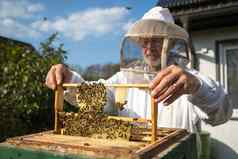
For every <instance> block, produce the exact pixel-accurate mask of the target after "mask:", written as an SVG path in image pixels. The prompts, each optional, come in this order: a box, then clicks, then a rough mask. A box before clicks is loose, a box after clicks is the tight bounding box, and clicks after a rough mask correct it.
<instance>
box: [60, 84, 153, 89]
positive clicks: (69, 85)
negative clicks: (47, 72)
mask: <svg viewBox="0 0 238 159" xmlns="http://www.w3.org/2000/svg"><path fill="white" fill-rule="evenodd" d="M80 85H81V84H80V83H64V84H63V87H79V86H80ZM104 85H105V87H117V88H118V87H121V88H144V89H149V84H104Z"/></svg>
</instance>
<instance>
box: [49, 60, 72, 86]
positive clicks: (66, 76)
mask: <svg viewBox="0 0 238 159" xmlns="http://www.w3.org/2000/svg"><path fill="white" fill-rule="evenodd" d="M71 78H72V73H71V71H70V70H69V69H68V68H67V66H65V65H64V64H57V65H53V66H52V67H51V68H50V70H49V72H48V73H47V76H46V81H45V84H46V85H47V87H49V88H51V89H55V88H56V86H57V85H59V84H61V83H69V82H70V80H71Z"/></svg>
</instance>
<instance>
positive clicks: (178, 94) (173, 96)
mask: <svg viewBox="0 0 238 159" xmlns="http://www.w3.org/2000/svg"><path fill="white" fill-rule="evenodd" d="M181 95H183V91H182V90H181V91H178V92H176V93H174V94H172V95H171V96H170V97H169V98H167V99H166V100H165V101H163V105H164V106H168V105H170V104H171V103H173V102H174V101H175V100H176V99H177V98H179V97H180V96H181Z"/></svg>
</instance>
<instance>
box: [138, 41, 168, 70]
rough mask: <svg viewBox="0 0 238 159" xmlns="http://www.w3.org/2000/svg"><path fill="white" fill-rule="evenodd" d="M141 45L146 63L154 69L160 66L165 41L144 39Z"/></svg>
mask: <svg viewBox="0 0 238 159" xmlns="http://www.w3.org/2000/svg"><path fill="white" fill-rule="evenodd" d="M140 43H141V47H142V51H143V56H144V60H145V62H146V63H147V64H148V65H150V66H152V67H157V66H159V65H160V63H161V59H160V57H161V52H162V46H163V40H162V39H161V38H143V39H141V40H140Z"/></svg>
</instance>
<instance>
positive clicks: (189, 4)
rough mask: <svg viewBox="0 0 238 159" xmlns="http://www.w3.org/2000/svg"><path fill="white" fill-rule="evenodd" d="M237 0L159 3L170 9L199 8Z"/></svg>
mask: <svg viewBox="0 0 238 159" xmlns="http://www.w3.org/2000/svg"><path fill="white" fill-rule="evenodd" d="M235 1H236V0H224V1H221V0H159V2H158V3H157V5H159V6H162V7H167V8H170V9H173V8H184V7H189V8H191V7H193V8H197V7H200V6H204V5H216V4H219V5H222V4H226V3H231V2H235Z"/></svg>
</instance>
